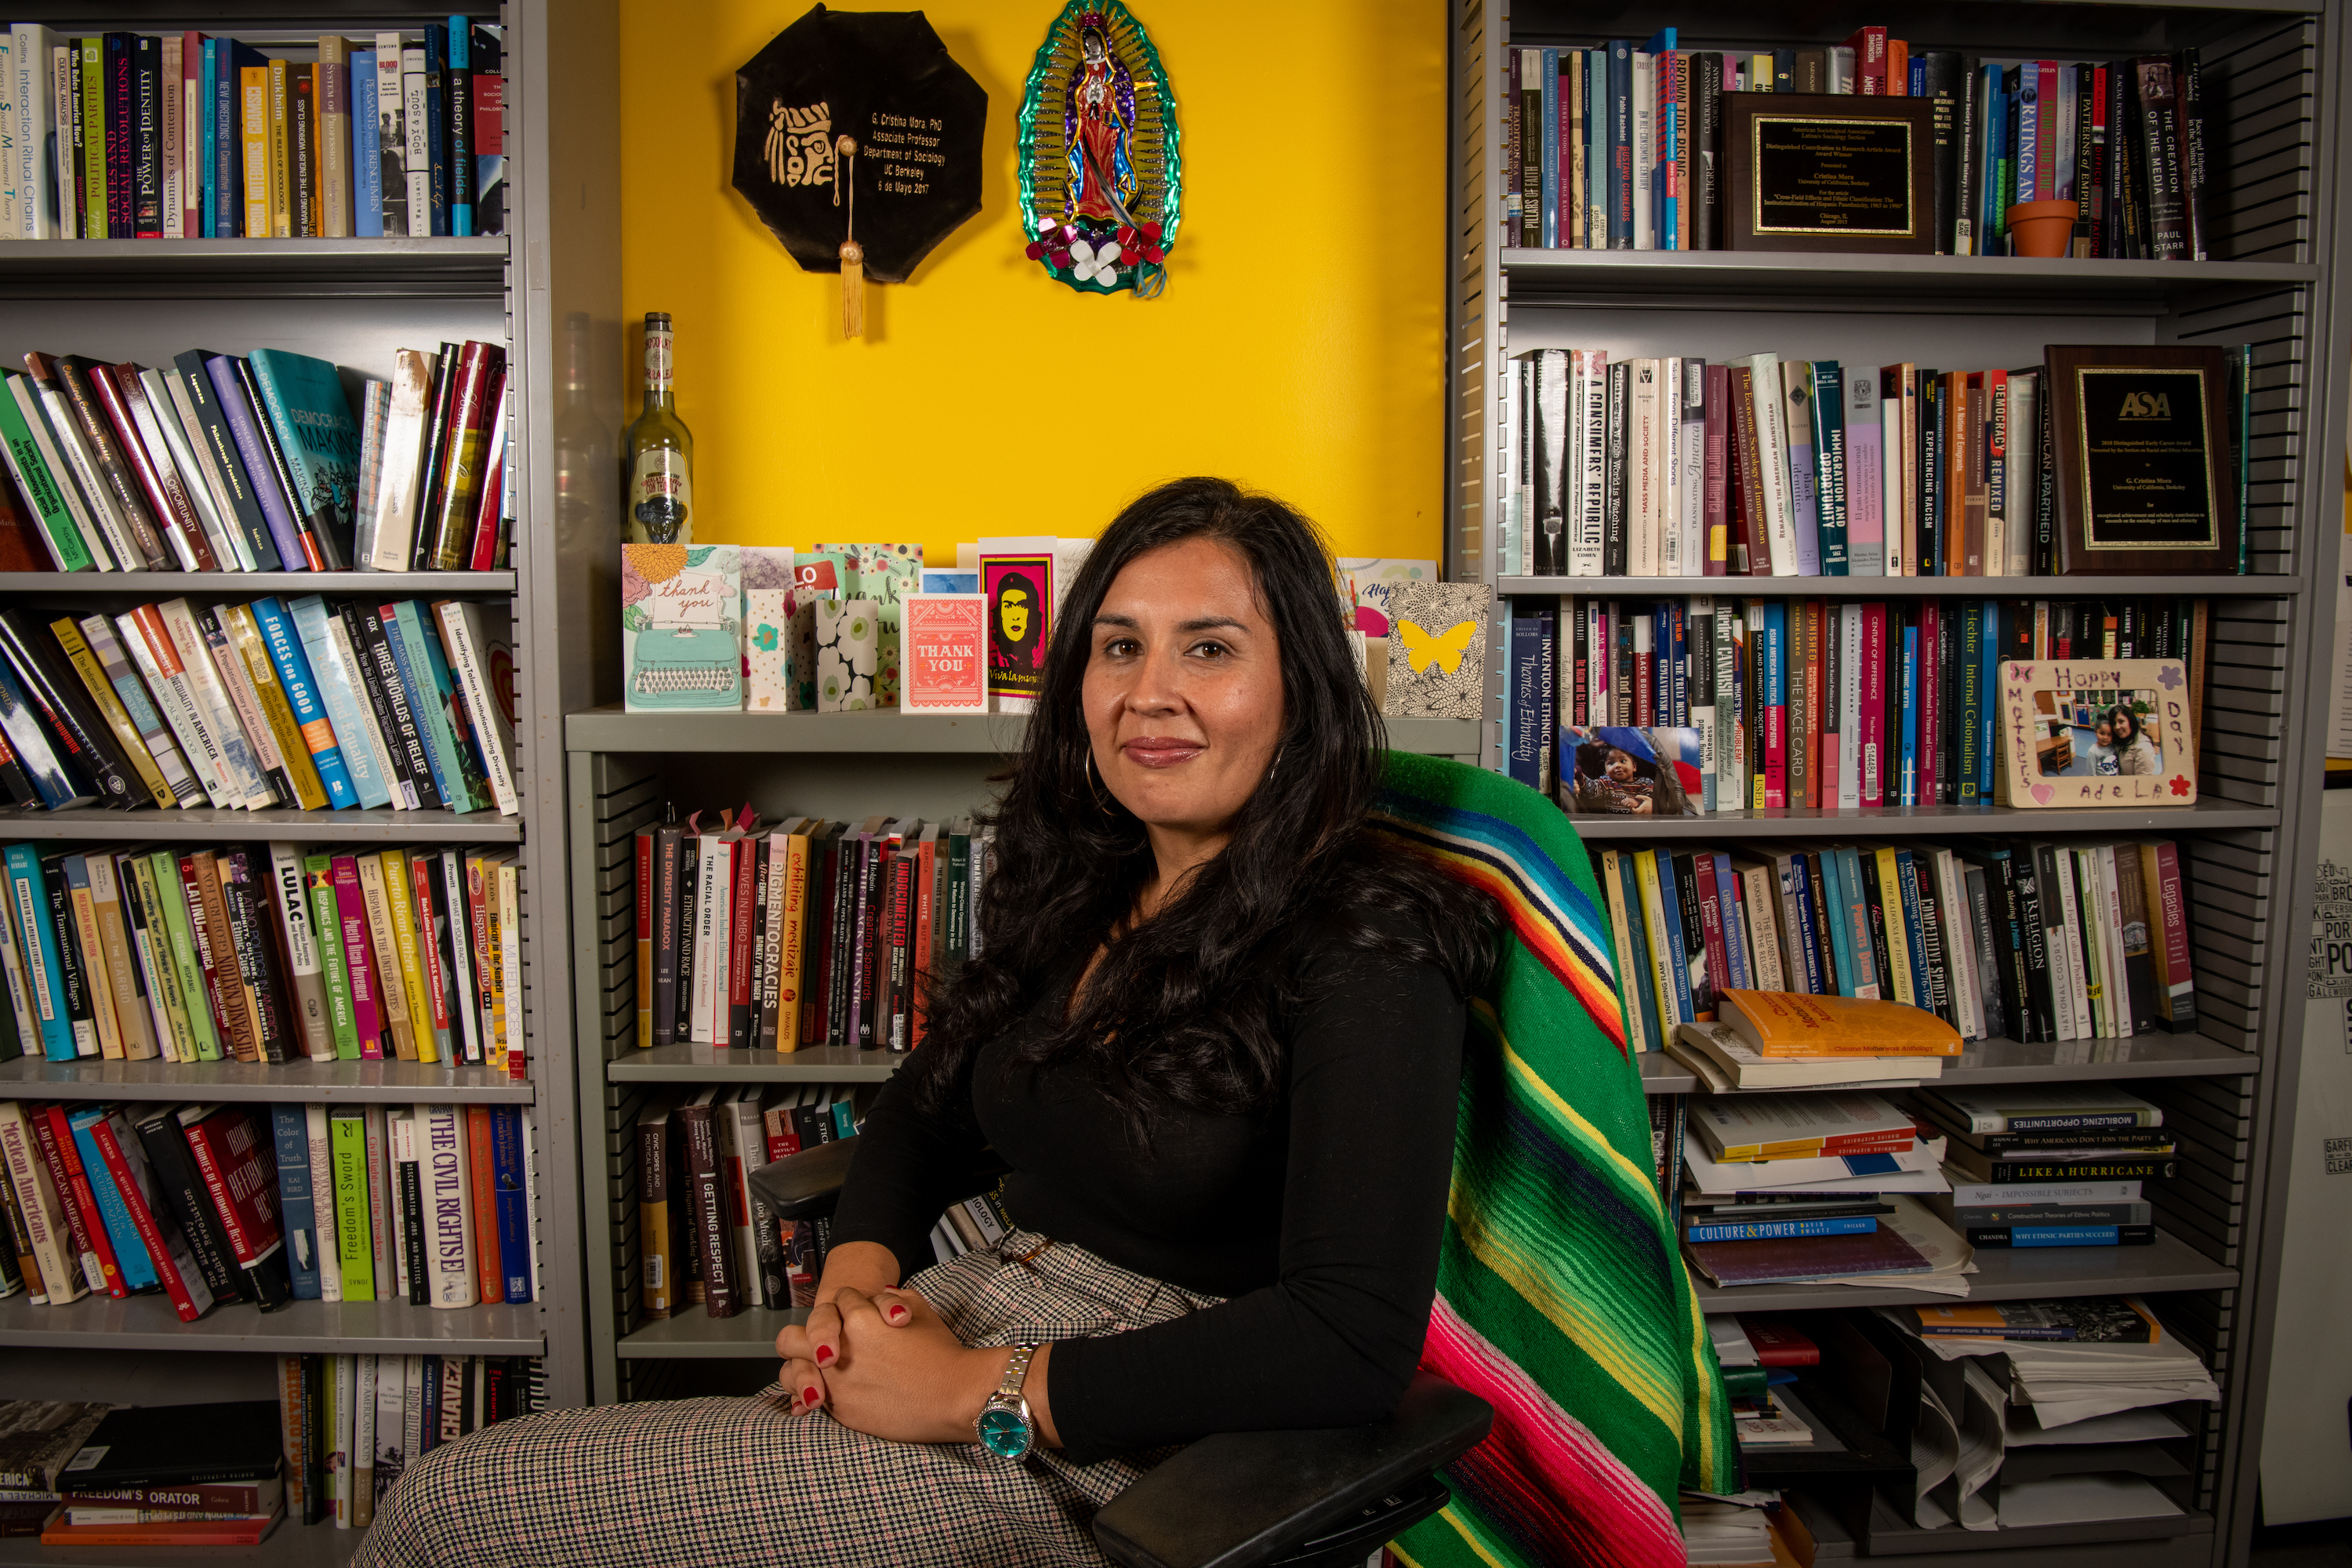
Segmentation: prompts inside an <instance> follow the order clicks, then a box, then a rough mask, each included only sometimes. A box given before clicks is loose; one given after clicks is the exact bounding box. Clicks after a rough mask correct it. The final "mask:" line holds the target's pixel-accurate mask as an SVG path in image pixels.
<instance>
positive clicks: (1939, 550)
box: [1499, 344, 2253, 577]
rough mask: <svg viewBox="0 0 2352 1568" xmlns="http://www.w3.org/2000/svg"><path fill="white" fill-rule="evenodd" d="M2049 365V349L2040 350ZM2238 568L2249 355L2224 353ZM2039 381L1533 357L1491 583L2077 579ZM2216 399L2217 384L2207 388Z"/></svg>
mask: <svg viewBox="0 0 2352 1568" xmlns="http://www.w3.org/2000/svg"><path fill="white" fill-rule="evenodd" d="M2053 352H2054V350H2053ZM2221 352H2222V358H2223V363H2224V365H2225V367H2226V369H2227V372H2228V391H2227V398H2226V405H2225V409H2224V419H2223V426H2224V428H2225V430H2226V431H2227V433H2228V437H2229V443H2230V460H2229V463H2228V465H2227V466H2226V468H2225V469H2224V472H2225V474H2226V476H2227V480H2228V483H2229V487H2230V489H2229V494H2228V496H2227V497H2226V499H2225V504H2224V506H2223V508H2222V509H2221V510H2222V513H2223V515H2224V516H2225V517H2226V518H2228V519H2230V520H2231V521H2233V522H2234V524H2235V526H2234V527H2233V528H2231V529H2225V530H2224V531H2223V533H2224V538H2225V539H2226V540H2228V541H2230V542H2231V548H2232V550H2233V551H2234V552H2235V555H2236V559H2235V563H2234V570H2236V571H2239V572H2243V571H2245V570H2246V562H2245V559H2244V550H2245V543H2244V541H2245V537H2246V529H2245V526H2244V524H2245V521H2246V514H2247V509H2248V506H2249V503H2250V495H2249V490H2248V486H2247V479H2246V466H2245V463H2244V461H2243V460H2242V453H2243V450H2244V447H2245V443H2246V441H2247V440H2248V439H2249V432H2250V422H2251V420H2252V401H2251V397H2250V395H2249V393H2248V384H2249V380H2250V377H2251V374H2252V354H2253V350H2252V345H2251V344H2240V345H2237V346H2235V347H2232V348H2230V349H2227V350H2224V351H2221ZM2055 384H2056V378H2055V377H2054V375H2053V374H2052V373H2051V372H2050V371H2049V370H2048V369H2046V368H2045V367H2044V366H2042V365H2028V366H2025V367H2022V368H2021V369H2017V370H2007V371H2004V370H1977V371H1959V370H1934V369H1928V368H1925V367H1922V366H1920V365H1917V364H1915V363H1907V362H1906V363H1896V364H1885V365H1874V364H1849V363H1843V362H1842V361H1838V360H1828V359H1823V360H1805V359H1795V358H1785V357H1783V356H1781V355H1778V354H1770V353H1758V354H1748V355H1744V356H1741V357H1739V358H1736V359H1730V360H1706V359H1699V358H1696V357H1685V358H1675V357H1665V358H1631V357H1612V355H1611V353H1610V352H1609V351H1608V350H1606V349H1597V348H1596V349H1532V350H1529V351H1528V352H1526V353H1520V354H1517V355H1514V356H1513V357H1512V360H1511V362H1510V365H1509V368H1508V371H1507V376H1506V380H1505V406H1504V416H1505V420H1504V431H1503V441H1504V447H1503V454H1502V455H1503V458H1504V459H1505V462H1506V464H1507V471H1508V474H1509V483H1508V489H1507V491H1506V495H1507V507H1506V510H1505V514H1504V529H1503V533H1502V539H1501V544H1500V549H1501V552H1502V553H1501V555H1500V557H1499V559H1500V560H1501V562H1502V563H1503V571H1504V573H1505V574H1506V575H1515V574H1516V575H1528V574H1532V575H1541V576H1569V577H1603V576H1607V577H1621V576H1633V577H1720V576H1724V575H1747V574H1754V575H1757V576H1778V577H1790V576H1801V577H1814V576H1827V577H1879V576H1886V577H2024V576H2046V575H2050V574H2053V573H2060V572H2065V571H2068V570H2082V569H2083V566H2082V564H2081V563H2080V562H2079V561H2078V560H2077V559H2075V558H2076V557H2079V556H2080V555H2081V554H2082V552H2081V551H2080V550H2079V549H2074V550H2072V552H2071V553H2070V548H2069V546H2068V544H2067V542H2066V536H2065V530H2064V529H2063V527H2062V523H2063V518H2064V517H2065V515H2067V514H2068V511H2069V510H2070V509H2068V508H2067V507H2066V506H2065V504H2064V498H2063V497H2062V496H2061V494H2060V490H2059V485H2058V468H2057V462H2058V458H2057V449H2056V445H2055V439H2054V437H2053V417H2054V409H2053V403H2054V401H2055V400H2054V399H2053V396H2052V395H2051V388H2052V387H2053V386H2054V385H2055ZM2220 390H2221V388H2220V387H2219V386H2217V387H2216V392H2217V393H2218V392H2219V391H2220Z"/></svg>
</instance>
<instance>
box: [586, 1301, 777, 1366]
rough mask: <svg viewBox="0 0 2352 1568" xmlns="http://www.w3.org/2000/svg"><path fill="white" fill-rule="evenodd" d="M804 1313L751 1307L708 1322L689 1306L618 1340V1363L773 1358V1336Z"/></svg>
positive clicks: (701, 1312)
mask: <svg viewBox="0 0 2352 1568" xmlns="http://www.w3.org/2000/svg"><path fill="white" fill-rule="evenodd" d="M805 1321H808V1313H807V1312H806V1311H805V1310H802V1309H800V1308H793V1310H790V1311H783V1312H776V1311H770V1310H767V1309H766V1308H762V1307H754V1308H751V1309H750V1310H747V1311H741V1312H738V1313H736V1314H735V1315H734V1316H733V1317H731V1318H714V1317H712V1316H711V1315H710V1314H709V1313H708V1312H706V1311H704V1310H702V1309H701V1308H699V1307H689V1308H688V1309H687V1310H685V1311H682V1312H680V1313H679V1314H678V1315H677V1316H676V1317H674V1318H664V1319H662V1320H661V1321H659V1322H654V1323H647V1324H646V1326H645V1327H643V1328H641V1329H639V1330H638V1331H636V1332H635V1333H633V1334H629V1335H626V1336H625V1337H623V1338H622V1340H621V1341H620V1342H619V1345H618V1349H619V1351H620V1354H621V1359H622V1360H624V1361H733V1360H737V1359H748V1358H751V1357H756V1356H771V1357H772V1356H773V1355H774V1354H775V1350H776V1334H777V1332H778V1331H781V1330H782V1329H783V1328H785V1327H786V1326H787V1325H789V1324H793V1323H800V1322H805Z"/></svg>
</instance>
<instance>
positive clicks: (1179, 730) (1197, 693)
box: [1084, 539, 1283, 833]
mask: <svg viewBox="0 0 2352 1568" xmlns="http://www.w3.org/2000/svg"><path fill="white" fill-rule="evenodd" d="M1092 636H1093V639H1094V641H1093V647H1092V649H1091V651H1090V652H1089V654H1088V657H1087V679H1086V688H1085V696H1084V701H1085V704H1086V715H1087V738H1088V741H1089V742H1090V743H1091V744H1092V746H1093V748H1094V760H1095V769H1096V771H1097V773H1100V774H1101V776H1102V782H1103V785H1104V787H1105V788H1107V789H1108V790H1109V791H1110V793H1111V794H1112V795H1115V796H1117V797H1118V803H1119V804H1120V805H1124V806H1125V807H1127V809H1128V810H1129V811H1131V812H1133V813H1134V814H1135V815H1136V816H1137V817H1139V819H1141V820H1142V821H1143V822H1144V823H1145V824H1147V825H1149V826H1153V827H1162V828H1169V829H1174V830H1178V831H1183V832H1191V833H1215V832H1222V831H1225V830H1226V829H1227V828H1228V827H1229V826H1230V825H1231V823H1232V821H1233V819H1234V815H1235V814H1236V813H1238V812H1239V811H1240V810H1241V808H1242V805H1243V803H1244V801H1246V800H1248V799H1249V797H1250V792H1251V791H1253V790H1255V789H1256V788H1257V785H1258V781H1259V780H1260V779H1262V778H1264V777H1265V771H1266V768H1267V767H1268V766H1269V765H1270V764H1271V763H1273V761H1274V756H1275V749H1276V746H1277V745H1278V744H1279V743H1280V742H1281V738H1282V727H1283V702H1282V658H1281V652H1282V650H1281V647H1280V645H1279V644H1278V643H1277V642H1276V637H1275V631H1274V625H1273V623H1272V622H1271V621H1270V620H1268V619H1267V618H1266V615H1265V607H1264V606H1263V605H1260V604H1259V603H1258V595H1257V584H1256V580H1255V577H1254V575H1253V574H1252V573H1251V571H1250V568H1249V563H1248V562H1247V561H1245V560H1244V558H1243V557H1242V555H1241V554H1240V553H1239V552H1237V551H1235V550H1234V549H1233V548H1232V547H1231V546H1229V545H1225V544H1222V543H1219V542H1216V541H1213V540H1208V539H1188V540H1186V541H1184V542H1181V543H1178V544H1170V545H1165V546H1163V547H1161V548H1160V549H1158V550H1153V551H1150V552H1146V553H1145V554H1142V555H1139V556H1137V557H1136V558H1135V559H1134V560H1133V561H1130V562H1129V563H1127V565H1126V566H1125V567H1124V568H1122V569H1121V570H1120V572H1119V574H1118V576H1117V577H1116V578H1114V579H1113V580H1112V582H1111V585H1110V591H1109V592H1108V593H1107V594H1105V595H1103V602H1102V608H1101V609H1100V610H1098V611H1097V613H1096V615H1095V622H1094V626H1093V627H1092Z"/></svg>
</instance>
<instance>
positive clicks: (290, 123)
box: [286, 67, 319, 239]
mask: <svg viewBox="0 0 2352 1568" xmlns="http://www.w3.org/2000/svg"><path fill="white" fill-rule="evenodd" d="M317 112H318V102H317V100H316V98H315V96H314V95H313V93H312V92H311V89H310V70H309V68H307V67H305V68H300V70H299V75H297V76H296V77H295V78H294V79H293V80H291V81H289V82H288V83H287V84H286V142H287V148H286V163H287V170H286V173H287V182H286V183H287V186H288V190H287V200H288V205H290V206H291V207H292V209H293V210H292V211H291V212H290V213H289V214H288V215H287V216H289V218H291V219H292V220H293V221H292V224H291V227H292V229H293V233H294V237H295V238H296V239H315V238H317V237H318V234H319V208H318V190H319V184H318V168H317V164H316V162H315V161H314V160H313V159H312V157H311V155H310V149H311V148H312V147H313V146H315V145H316V144H317V143H316V141H315V137H316V128H315V127H313V125H312V124H311V116H313V115H315V114H316V113H317Z"/></svg>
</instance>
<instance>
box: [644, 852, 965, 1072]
mask: <svg viewBox="0 0 2352 1568" xmlns="http://www.w3.org/2000/svg"><path fill="white" fill-rule="evenodd" d="M994 835H995V830H994V829H993V828H985V827H981V828H976V827H975V826H974V825H973V824H972V822H971V819H970V818H968V817H957V818H954V819H953V820H950V821H945V822H941V821H929V822H926V821H923V820H922V819H920V818H919V817H887V816H870V817H867V818H866V820H865V821H864V822H863V823H856V822H839V821H834V822H828V821H825V820H824V819H823V818H820V817H788V818H786V819H784V820H783V821H782V822H780V823H778V824H777V825H775V826H772V827H771V826H762V825H761V822H760V820H759V818H758V816H757V814H755V813H753V812H752V811H751V808H750V807H749V806H746V807H744V808H743V810H742V812H741V813H740V815H739V814H738V813H735V812H731V811H722V812H719V813H718V814H717V815H716V816H715V818H714V821H713V823H712V825H711V826H708V827H706V826H702V822H701V814H700V813H697V814H695V815H694V816H689V817H688V818H687V820H686V821H685V822H683V823H680V822H677V821H670V822H667V823H664V824H661V825H659V826H652V827H644V828H640V829H638V830H637V834H636V843H635V848H636V936H637V1044H638V1045H640V1046H643V1047H653V1046H668V1045H673V1044H679V1045H683V1044H689V1043H690V1044H695V1045H712V1046H742V1047H752V1048H754V1049H759V1050H771V1051H793V1050H799V1049H800V1048H802V1047H806V1046H840V1047H857V1048H860V1049H868V1050H877V1049H878V1050H892V1051H906V1050H912V1049H913V1048H914V1047H917V1046H919V1045H920V1044H921V1043H922V1040H923V1036H924V1034H925V1031H926V1020H925V1016H924V1008H923V998H924V995H925V994H926V992H927V988H928V986H929V984H932V983H933V982H935V981H936V980H938V979H940V978H941V977H943V976H945V975H948V974H951V973H954V972H955V970H956V969H957V968H958V967H959V966H960V965H961V963H963V961H964V960H965V959H966V958H968V957H969V956H970V955H971V952H972V951H973V949H974V944H975V943H976V942H978V940H979V938H978V935H977V933H978V931H979V925H978V921H977V919H976V912H977V910H979V908H980V896H981V889H982V886H983V885H984V884H985V883H986V880H987V876H988V865H989V858H990V851H991V846H992V844H993V842H994Z"/></svg>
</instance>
